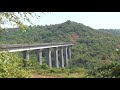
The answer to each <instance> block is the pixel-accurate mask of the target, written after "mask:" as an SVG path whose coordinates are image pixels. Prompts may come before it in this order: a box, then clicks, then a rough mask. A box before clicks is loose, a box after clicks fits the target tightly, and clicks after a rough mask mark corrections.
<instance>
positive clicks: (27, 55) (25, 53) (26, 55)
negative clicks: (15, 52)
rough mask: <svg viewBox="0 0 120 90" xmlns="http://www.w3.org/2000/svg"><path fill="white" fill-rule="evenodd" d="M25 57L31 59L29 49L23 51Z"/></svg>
mask: <svg viewBox="0 0 120 90" xmlns="http://www.w3.org/2000/svg"><path fill="white" fill-rule="evenodd" d="M23 58H24V59H28V60H29V51H23Z"/></svg>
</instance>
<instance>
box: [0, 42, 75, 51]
mask: <svg viewBox="0 0 120 90" xmlns="http://www.w3.org/2000/svg"><path fill="white" fill-rule="evenodd" d="M72 45H74V44H73V43H40V44H38V43H37V44H7V45H6V44H4V45H0V49H1V50H3V51H9V52H18V51H26V50H36V49H44V48H52V47H61V46H72Z"/></svg>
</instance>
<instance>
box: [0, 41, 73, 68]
mask: <svg viewBox="0 0 120 90" xmlns="http://www.w3.org/2000/svg"><path fill="white" fill-rule="evenodd" d="M73 45H74V44H73V43H41V44H7V45H6V44H3V45H0V48H1V50H3V51H8V52H19V51H21V52H22V53H23V58H24V59H29V51H31V50H35V51H36V55H37V60H38V62H39V64H40V65H42V51H43V49H45V50H46V56H47V64H48V66H49V67H50V68H52V60H51V50H52V49H54V61H55V66H56V67H57V68H59V67H62V68H64V67H65V66H68V60H69V59H71V47H72V46H73ZM58 50H59V51H60V52H59V53H58ZM58 56H60V58H59V59H60V60H58Z"/></svg>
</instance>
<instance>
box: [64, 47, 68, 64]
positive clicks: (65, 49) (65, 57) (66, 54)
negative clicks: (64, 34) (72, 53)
mask: <svg viewBox="0 0 120 90" xmlns="http://www.w3.org/2000/svg"><path fill="white" fill-rule="evenodd" d="M67 49H68V47H67V46H65V47H64V54H65V56H64V60H65V66H68V51H67Z"/></svg>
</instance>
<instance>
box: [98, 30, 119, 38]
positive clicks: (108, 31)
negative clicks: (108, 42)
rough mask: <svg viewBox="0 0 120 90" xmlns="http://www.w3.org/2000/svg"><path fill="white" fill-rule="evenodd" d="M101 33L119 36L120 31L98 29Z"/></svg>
mask: <svg viewBox="0 0 120 90" xmlns="http://www.w3.org/2000/svg"><path fill="white" fill-rule="evenodd" d="M98 30H99V31H101V32H103V33H108V34H114V35H119V36H120V29H98Z"/></svg>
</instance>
